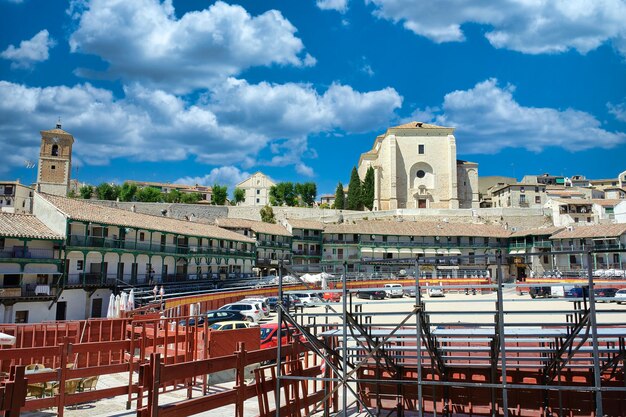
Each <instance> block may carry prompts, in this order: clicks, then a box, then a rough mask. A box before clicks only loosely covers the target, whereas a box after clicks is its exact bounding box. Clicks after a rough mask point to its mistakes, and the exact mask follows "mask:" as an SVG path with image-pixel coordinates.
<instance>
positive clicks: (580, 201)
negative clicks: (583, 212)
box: [552, 198, 593, 205]
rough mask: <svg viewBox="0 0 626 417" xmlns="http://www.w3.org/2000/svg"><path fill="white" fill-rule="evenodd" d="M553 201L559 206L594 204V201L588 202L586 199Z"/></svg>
mask: <svg viewBox="0 0 626 417" xmlns="http://www.w3.org/2000/svg"><path fill="white" fill-rule="evenodd" d="M552 200H554V201H556V202H557V203H559V204H574V205H578V204H593V201H591V200H587V199H586V198H553V199H552Z"/></svg>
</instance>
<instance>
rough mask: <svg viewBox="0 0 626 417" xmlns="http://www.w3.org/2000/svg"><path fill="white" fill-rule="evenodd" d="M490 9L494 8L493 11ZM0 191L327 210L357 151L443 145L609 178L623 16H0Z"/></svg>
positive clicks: (616, 165) (414, 9) (160, 11)
mask: <svg viewBox="0 0 626 417" xmlns="http://www.w3.org/2000/svg"><path fill="white" fill-rule="evenodd" d="M493 4H497V7H494V6H493ZM0 12H1V14H0V16H2V17H0V19H1V21H0V23H1V24H0V35H1V36H0V146H1V149H2V153H1V154H2V164H0V177H1V178H4V179H14V178H20V179H21V180H22V181H23V182H31V181H33V180H34V177H35V172H34V170H27V169H26V168H25V167H24V161H25V160H36V158H37V155H38V147H39V140H40V136H39V130H43V129H49V128H52V127H54V124H55V123H56V121H57V118H58V117H61V120H62V124H63V128H64V129H66V130H67V131H69V132H70V133H72V134H73V135H74V136H75V138H76V143H75V148H74V166H75V168H74V170H73V173H72V176H73V177H75V178H78V179H79V180H81V181H85V182H90V183H94V184H98V183H100V182H104V181H106V182H111V181H115V182H122V181H124V180H126V179H137V180H147V181H164V182H166V181H170V182H188V183H202V184H206V185H212V184H214V183H216V182H217V183H219V184H225V185H229V186H230V187H229V188H230V189H231V190H232V185H233V184H235V183H237V182H238V181H240V180H242V179H244V178H245V177H246V176H247V175H248V174H250V173H253V172H256V171H263V172H264V173H266V174H268V175H270V176H271V177H272V178H274V179H275V180H279V181H280V180H283V181H294V182H303V181H314V182H316V183H317V184H318V192H319V193H320V194H321V193H327V192H334V188H335V186H336V184H337V181H342V182H344V183H347V181H348V180H349V175H350V170H351V168H352V166H353V165H355V164H357V163H358V159H359V156H360V154H361V153H363V152H366V151H367V150H369V149H370V148H371V146H372V143H373V140H374V138H375V137H376V136H377V135H378V134H381V133H383V132H384V131H385V129H386V128H387V127H389V126H393V125H397V124H400V123H404V122H406V121H410V120H417V121H423V122H431V123H436V124H440V125H445V126H453V127H455V128H456V129H457V130H456V138H457V147H458V157H459V158H460V159H467V160H471V161H475V162H478V163H479V175H481V176H482V175H505V176H516V177H518V178H521V176H522V175H524V174H533V173H535V174H539V173H544V172H550V173H553V174H563V175H574V174H584V175H586V176H587V177H589V178H610V177H615V176H616V175H617V174H618V173H619V172H621V171H623V170H626V1H625V0H595V1H593V2H589V1H586V0H567V1H565V0H547V1H542V2H529V1H523V0H501V1H498V2H495V3H494V2H492V1H487V0H471V1H470V0H438V1H435V0H432V1H431V0H421V1H419V2H416V1H413V0H317V1H316V0H298V1H294V0H282V1H279V0H264V1H258V0H257V1H239V2H230V1H218V2H213V1H206V0H205V1H192V0H186V1H176V0H172V1H158V0H133V1H127V0H74V1H70V2H67V1H58V0H0Z"/></svg>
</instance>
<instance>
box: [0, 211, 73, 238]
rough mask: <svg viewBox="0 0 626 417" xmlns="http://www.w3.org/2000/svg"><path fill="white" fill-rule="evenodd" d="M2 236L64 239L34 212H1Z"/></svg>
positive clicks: (0, 233) (0, 229)
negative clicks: (33, 213) (34, 214)
mask: <svg viewBox="0 0 626 417" xmlns="http://www.w3.org/2000/svg"><path fill="white" fill-rule="evenodd" d="M0 236H2V237H19V238H30V239H54V240H62V239H63V236H61V235H57V234H56V233H54V232H53V231H52V230H50V229H48V227H47V226H46V225H45V224H43V223H42V222H41V221H40V220H39V219H38V218H37V217H35V216H33V215H32V214H14V213H0Z"/></svg>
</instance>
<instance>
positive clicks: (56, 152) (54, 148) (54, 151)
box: [52, 145, 59, 156]
mask: <svg viewBox="0 0 626 417" xmlns="http://www.w3.org/2000/svg"><path fill="white" fill-rule="evenodd" d="M52 156H59V145H52Z"/></svg>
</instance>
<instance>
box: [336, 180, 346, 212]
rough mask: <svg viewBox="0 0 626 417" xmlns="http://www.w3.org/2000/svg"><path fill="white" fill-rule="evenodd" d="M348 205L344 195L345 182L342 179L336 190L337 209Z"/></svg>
mask: <svg viewBox="0 0 626 417" xmlns="http://www.w3.org/2000/svg"><path fill="white" fill-rule="evenodd" d="M345 206H346V201H345V198H344V195H343V184H342V183H341V181H339V183H338V184H337V189H336V190H335V208H336V209H337V210H343V209H344V208H345Z"/></svg>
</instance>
